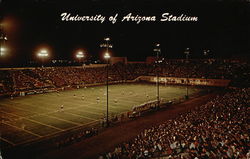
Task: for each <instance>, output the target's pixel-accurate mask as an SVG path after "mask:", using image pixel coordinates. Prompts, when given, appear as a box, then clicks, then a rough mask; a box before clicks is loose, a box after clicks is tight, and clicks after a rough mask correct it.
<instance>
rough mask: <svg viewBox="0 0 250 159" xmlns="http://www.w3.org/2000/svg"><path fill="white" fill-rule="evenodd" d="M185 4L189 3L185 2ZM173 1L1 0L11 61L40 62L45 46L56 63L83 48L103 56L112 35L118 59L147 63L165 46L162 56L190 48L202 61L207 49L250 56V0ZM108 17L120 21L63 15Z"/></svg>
mask: <svg viewBox="0 0 250 159" xmlns="http://www.w3.org/2000/svg"><path fill="white" fill-rule="evenodd" d="M184 2H185V1H184ZM184 2H182V1H178V0H176V1H173V0H159V1H156V0H141V1H136V2H135V1H132V0H130V1H126V0H106V1H104V0H82V1H80V0H79V1H68V2H64V1H60V0H29V1H25V2H19V1H16V2H15V1H13V0H0V5H1V7H0V12H1V22H2V24H3V27H4V31H5V33H6V34H7V37H8V41H7V43H6V45H7V47H8V57H6V60H7V61H9V62H11V63H16V62H17V63H18V62H19V63H20V62H24V61H27V60H34V59H35V56H34V55H35V53H36V52H37V50H38V49H39V48H41V47H43V46H46V47H47V48H49V52H50V55H51V59H72V58H73V54H74V53H75V52H76V50H77V49H84V50H85V51H86V52H87V54H88V56H90V55H91V56H93V57H99V56H101V55H102V53H103V50H102V49H100V47H99V45H100V43H102V42H103V38H104V37H105V36H109V37H111V43H112V44H113V45H114V48H113V49H112V55H113V56H127V57H128V58H129V59H130V60H144V59H145V57H146V56H152V55H154V52H153V45H154V43H155V42H159V43H161V49H162V56H166V57H167V58H183V57H185V56H184V54H183V52H184V49H185V48H186V47H189V48H190V49H191V58H199V57H201V55H202V52H203V51H202V50H203V49H210V50H211V56H214V57H232V56H242V55H243V56H248V54H250V40H249V39H250V2H244V1H232V0H231V1H223V0H220V1H213V0H210V1H206V0H203V1H202V0H196V1H192V3H187V2H185V3H184ZM63 12H68V13H71V14H73V15H76V14H78V15H96V14H102V15H104V16H106V17H108V16H112V15H115V14H116V13H118V14H119V15H118V21H117V22H116V23H115V24H111V23H110V22H106V21H105V22H104V23H103V24H101V23H100V22H65V21H61V16H60V15H61V13H63ZM165 12H168V13H170V14H173V15H181V14H186V15H189V16H197V17H198V18H199V19H198V22H159V19H160V18H161V14H162V13H165ZM128 13H132V14H133V15H137V14H138V15H141V16H149V15H151V16H153V15H155V16H156V17H157V21H156V22H141V23H140V24H136V23H135V22H120V21H121V18H122V17H123V16H125V15H127V14H128Z"/></svg>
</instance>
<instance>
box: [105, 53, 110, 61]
mask: <svg viewBox="0 0 250 159" xmlns="http://www.w3.org/2000/svg"><path fill="white" fill-rule="evenodd" d="M104 58H105V59H107V60H108V59H110V55H109V53H108V52H106V53H105V54H104Z"/></svg>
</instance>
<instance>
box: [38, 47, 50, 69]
mask: <svg viewBox="0 0 250 159" xmlns="http://www.w3.org/2000/svg"><path fill="white" fill-rule="evenodd" d="M37 56H38V57H39V58H41V59H42V67H43V62H44V58H46V57H48V56H49V53H48V51H47V50H45V49H42V50H40V51H39V52H38V53H37Z"/></svg>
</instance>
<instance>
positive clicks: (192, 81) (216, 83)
mask: <svg viewBox="0 0 250 159" xmlns="http://www.w3.org/2000/svg"><path fill="white" fill-rule="evenodd" d="M136 81H147V82H156V81H157V77H155V76H140V77H138V78H137V79H136ZM230 81H231V80H226V79H203V78H188V79H187V78H178V77H159V82H160V83H167V84H180V85H186V84H188V85H195V86H213V87H227V86H228V85H229V83H230Z"/></svg>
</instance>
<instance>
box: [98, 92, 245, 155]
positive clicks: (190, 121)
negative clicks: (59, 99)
mask: <svg viewBox="0 0 250 159" xmlns="http://www.w3.org/2000/svg"><path fill="white" fill-rule="evenodd" d="M249 104H250V89H235V90H229V91H228V93H226V94H224V95H220V96H217V97H216V98H215V99H213V100H211V101H210V102H208V103H207V104H205V105H202V106H200V107H197V108H195V109H194V110H192V111H190V112H187V113H184V114H180V115H179V116H178V117H177V118H175V119H172V120H168V121H166V122H164V123H162V124H160V125H158V126H154V127H151V128H149V129H145V130H144V131H143V132H141V133H140V134H138V135H137V136H136V137H135V138H134V139H133V140H132V141H129V142H125V143H122V144H120V145H118V146H116V148H115V149H114V151H112V152H109V153H106V154H105V155H101V156H100V157H99V158H107V159H143V158H154V157H159V156H164V157H165V158H166V159H175V158H178V159H179V158H188V159H189V158H192V159H208V158H218V159H225V158H230V159H238V158H240V159H249V158H250V148H249V146H250V138H249V130H250V126H249V119H250V118H249V114H250V109H249Z"/></svg>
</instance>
